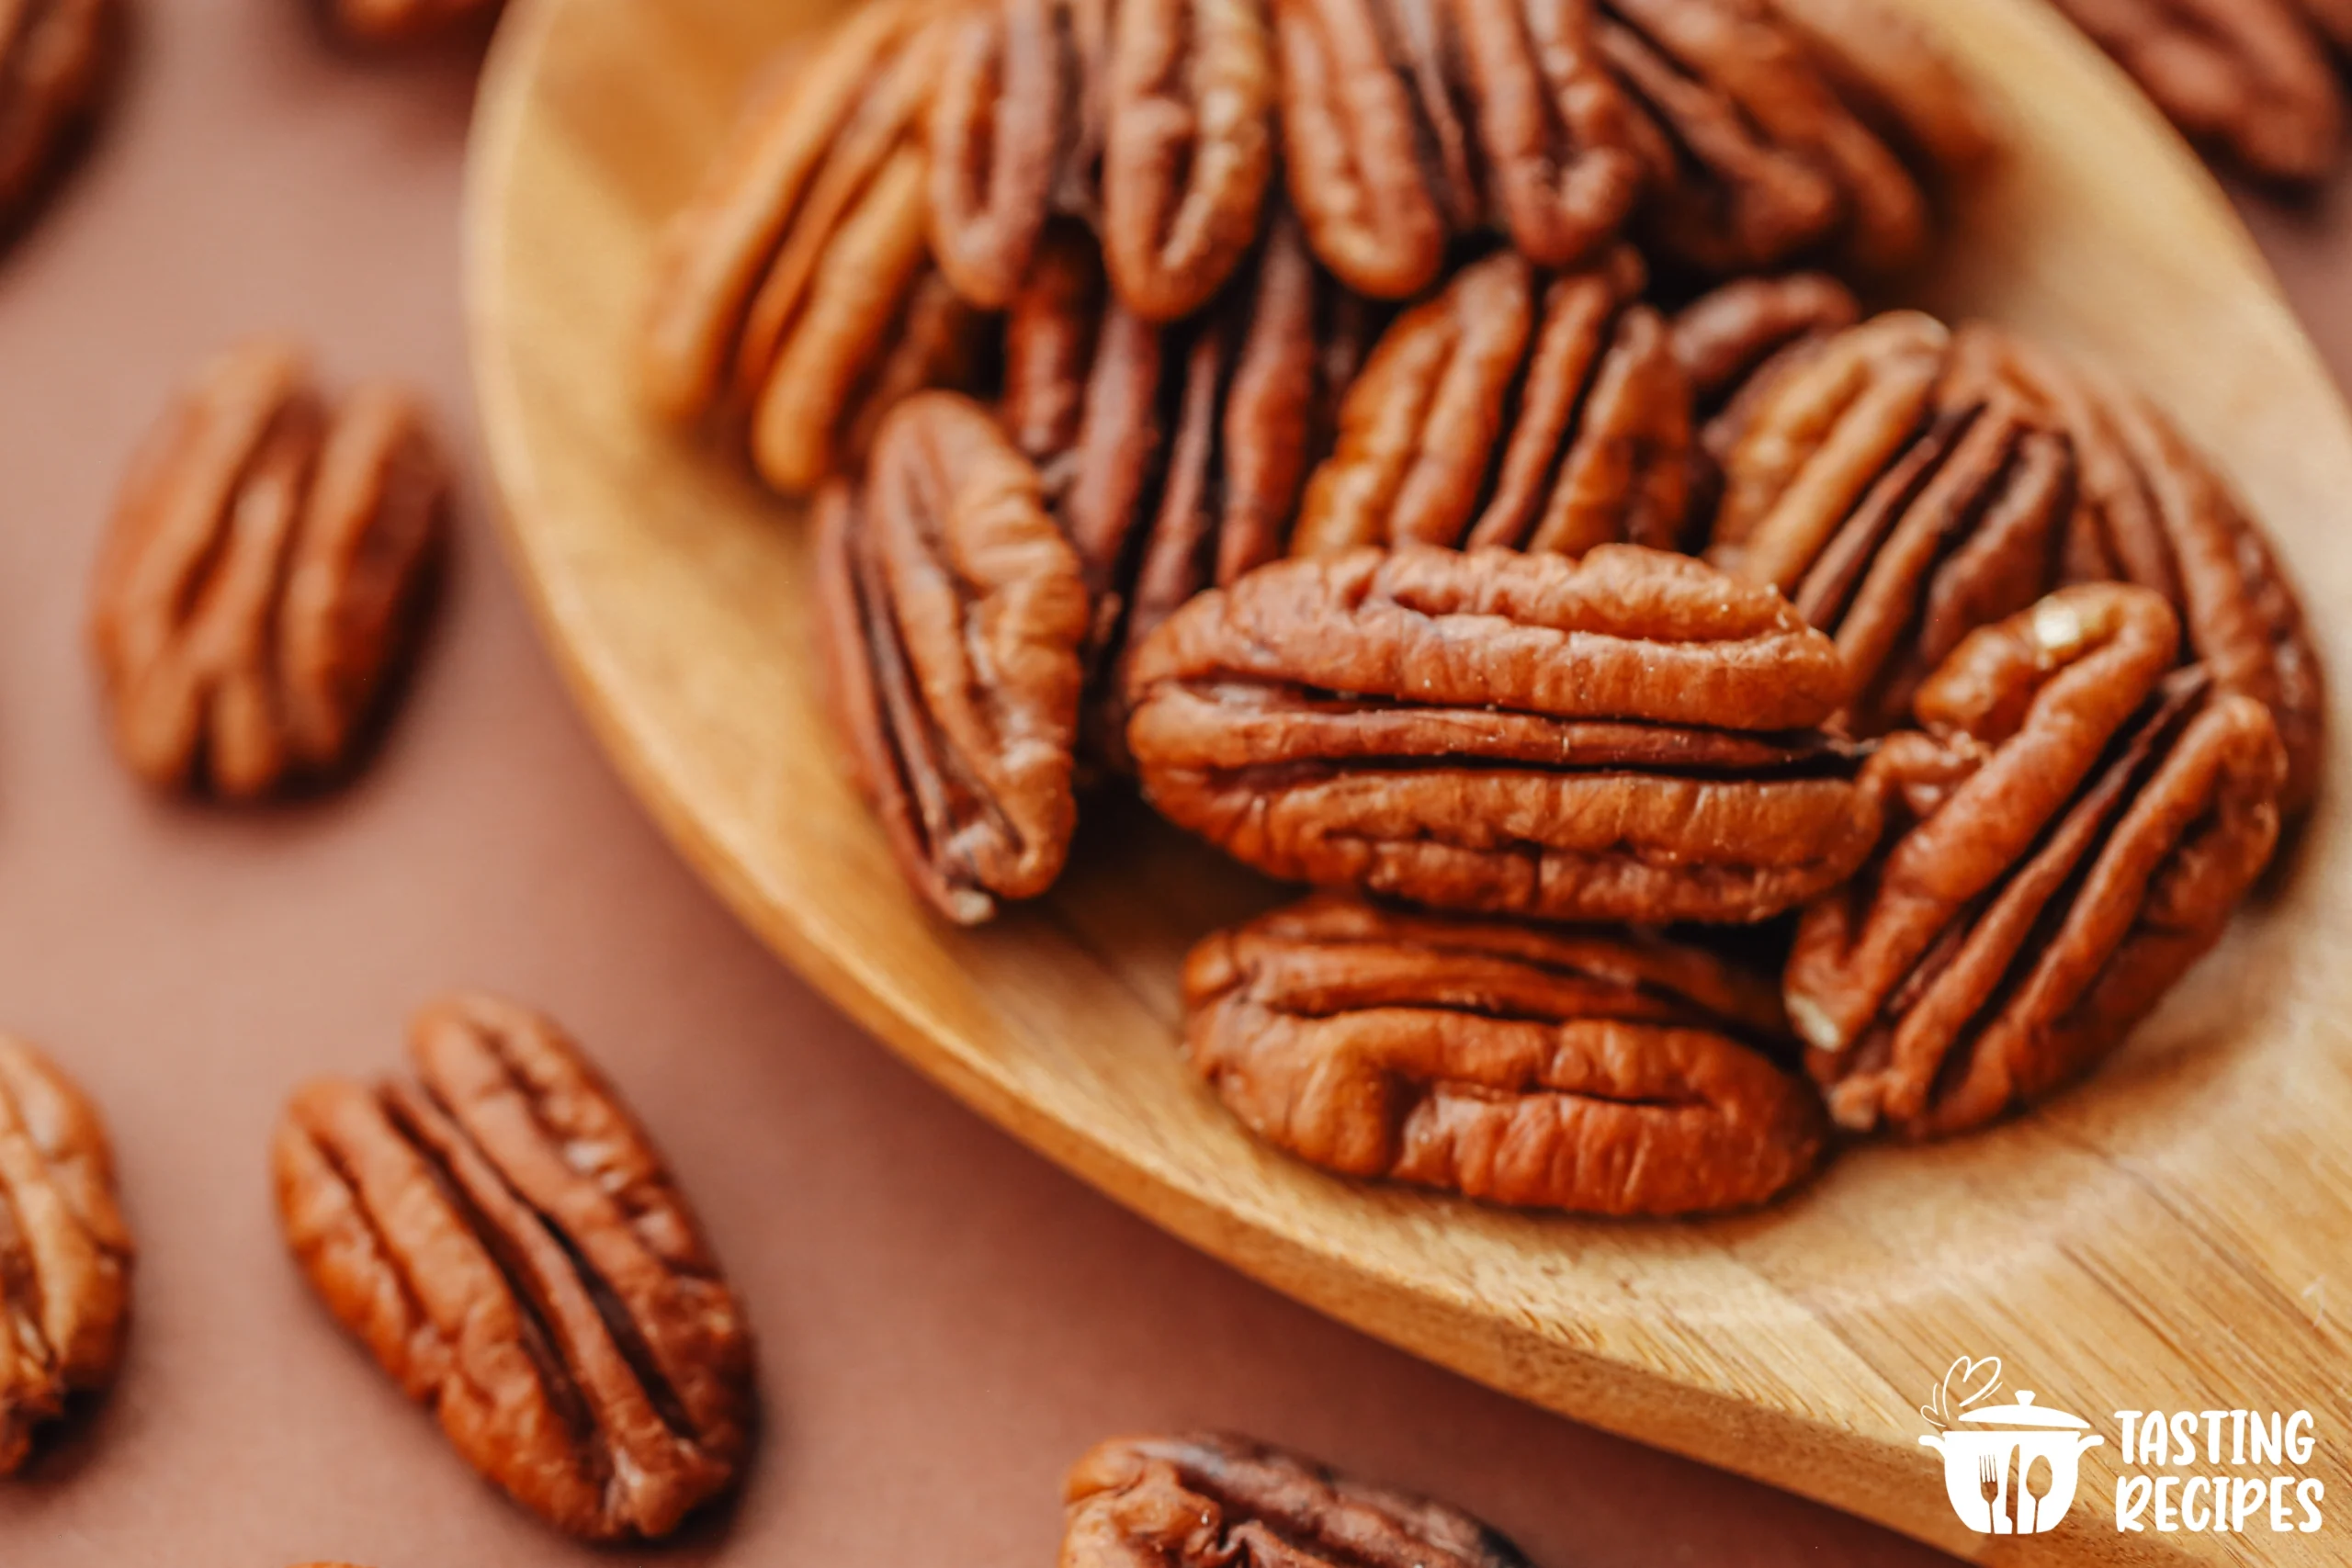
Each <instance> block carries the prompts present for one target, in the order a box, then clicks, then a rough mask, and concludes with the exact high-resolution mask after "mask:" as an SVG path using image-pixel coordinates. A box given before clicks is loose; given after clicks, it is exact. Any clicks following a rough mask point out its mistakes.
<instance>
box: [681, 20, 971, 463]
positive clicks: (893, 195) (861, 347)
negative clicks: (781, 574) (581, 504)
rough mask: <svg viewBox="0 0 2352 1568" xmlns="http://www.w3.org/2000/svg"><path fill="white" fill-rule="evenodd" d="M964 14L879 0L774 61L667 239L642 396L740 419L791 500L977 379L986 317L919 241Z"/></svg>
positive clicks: (698, 413) (685, 418) (696, 414)
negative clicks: (934, 120)
mask: <svg viewBox="0 0 2352 1568" xmlns="http://www.w3.org/2000/svg"><path fill="white" fill-rule="evenodd" d="M954 16H955V13H954V12H953V10H952V9H950V8H949V7H947V6H943V5H941V4H938V3H936V0H877V3H876V4H874V5H871V6H860V7H858V8H857V9H855V10H854V11H853V12H851V13H850V14H849V15H848V16H847V17H844V18H843V19H842V22H841V23H840V24H839V25H838V26H837V27H836V28H834V29H833V30H832V31H831V33H830V34H828V35H827V36H826V38H825V39H823V40H822V41H821V42H820V43H819V44H818V45H817V46H816V47H815V48H813V49H812V50H810V51H809V52H808V53H806V54H805V55H800V56H794V57H790V58H787V59H786V60H783V61H780V62H778V64H777V65H776V66H775V67H774V68H772V69H771V70H770V71H769V72H768V73H766V74H765V76H764V78H763V82H762V84H761V85H760V86H759V87H758V88H757V89H755V90H754V92H753V93H752V95H751V96H750V98H749V99H748V100H747V101H746V103H745V105H744V107H743V109H742V111H741V114H740V116H739V117H738V119H737V122H736V126H735V129H734V130H733V132H732V133H731V135H730V137H729V141H728V144H727V146H726V148H725V149H724V151H723V152H721V154H720V155H719V157H718V161H717V162H716V163H714V164H712V165H711V168H710V170H709V172H708V174H707V176H706V178H705V180H704V183H703V186H702V188H701V189H700V191H699V192H698V193H697V194H696V195H695V197H694V199H693V201H692V202H691V203H690V204H689V205H688V206H687V207H686V209H684V211H682V212H680V213H679V214H678V215H677V217H676V218H674V219H673V220H672V222H671V224H670V227H669V229H668V230H667V231H666V232H665V234H664V236H663V238H662V246H661V252H660V254H659V255H658V256H657V258H656V260H655V264H654V283H653V288H652V292H651V294H650V297H649V300H648V310H647V317H646V321H645V323H644V328H643V334H642V337H641V339H640V342H639V379H640V382H641V384H642V386H643V388H644V390H645V394H646V396H647V398H648V400H649V401H650V403H651V404H652V406H653V407H654V409H655V410H656V411H657V412H661V413H662V414H663V415H664V416H666V417H668V418H670V419H672V420H674V421H677V422H679V423H690V422H693V421H695V420H699V419H702V418H705V417H706V416H708V415H711V414H713V413H714V412H718V413H722V414H723V415H724V416H725V422H726V423H729V425H730V427H731V426H732V425H734V424H737V423H741V425H742V426H743V427H744V429H745V432H746V434H747V436H748V442H749V449H750V453H751V457H752V464H753V466H754V467H755V468H757V469H758V471H759V473H760V475H761V477H762V478H763V479H765V480H766V481H767V482H768V483H769V484H770V485H772V486H774V487H775V489H776V490H778V491H783V492H785V493H786V494H792V495H797V494H802V493H806V492H809V491H814V490H815V489H816V488H817V486H818V485H820V483H822V482H823V481H824V480H825V479H828V478H829V477H831V476H832V475H834V474H836V473H842V472H847V471H850V470H852V469H854V468H855V466H856V464H857V462H858V461H859V460H860V459H861V458H862V457H863V456H864V453H865V448H866V446H868V445H869V444H870V443H871V441H872V438H873V434H874V430H875V428H876V425H877V424H878V423H879V421H880V419H881V416H882V415H883V413H884V412H887V411H888V408H889V407H890V406H891V405H892V404H893V403H895V402H896V401H897V400H899V398H901V397H903V396H905V395H906V394H907V393H909V392H911V391H915V390H917V389H921V388H923V387H928V386H939V385H957V384H960V383H962V382H963V381H964V380H965V379H966V378H967V376H968V375H969V373H970V369H971V361H972V356H973V354H974V352H975V350H976V348H977V346H978V337H979V333H980V329H981V322H980V319H979V317H978V313H977V312H976V311H975V310H973V309H972V308H971V307H970V306H969V305H967V303H966V302H965V301H963V300H962V299H959V298H958V297H957V296H956V291H955V290H954V288H951V287H949V285H948V283H947V280H946V278H945V277H944V276H942V275H941V274H940V272H939V271H938V269H937V268H936V267H935V266H933V263H932V259H931V249H930V244H929V242H928V240H927V238H926V230H927V225H928V220H927V216H926V215H927V212H928V209H929V202H928V199H927V196H926V188H927V185H928V178H929V176H928V169H929V160H928V157H927V154H926V152H925V151H924V137H923V120H924V116H925V114H926V113H927V111H928V107H929V105H930V103H931V96H932V92H933V84H934V81H935V79H936V77H937V76H938V73H939V72H940V70H941V69H942V62H943V61H944V58H945V56H946V52H947V49H948V46H949V43H950V41H951V37H952V32H951V28H952V21H953V17H954Z"/></svg>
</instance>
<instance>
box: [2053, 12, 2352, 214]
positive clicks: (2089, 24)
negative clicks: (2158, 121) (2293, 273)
mask: <svg viewBox="0 0 2352 1568" xmlns="http://www.w3.org/2000/svg"><path fill="white" fill-rule="evenodd" d="M2058 6H2059V9H2061V10H2063V11H2064V12H2065V13H2066V15H2067V16H2068V17H2072V18H2073V19H2074V21H2075V25H2076V26H2078V27H2080V28H2082V29H2083V30H2084V31H2085V32H2086V33H2088V34H2089V35H2090V36H2091V39H2092V40H2093V41H2094V42H2096V43H2098V46H2099V47H2100V48H2102V49H2104V50H2106V51H2107V52H2108V53H2109V54H2110V55H2112V56H2114V57H2115V61H2116V62H2117V63H2118V64H2120V65H2121V66H2122V67H2123V69H2124V70H2125V71H2127V72H2129V73H2131V76H2132V78H2133V79H2134V80H2136V81H2137V82H2138V83H2139V84H2140V85H2141V86H2142V87H2143V89H2145V90H2146V92H2147V94H2148V96H2150V97H2151V98H2153V99H2154V100H2155V103H2156V107H2159V108H2161V109H2162V110H2164V112H2165V114H2166V115H2167V116H2169V117H2170V118H2171V119H2172V120H2173V122H2174V123H2175V124H2176V125H2177V126H2179V128H2180V129H2181V130H2183V131H2184V132H2185V133H2187V134H2188V136H2190V137H2191V138H2193V139H2195V140H2197V141H2202V142H2204V143H2206V144H2207V145H2209V146H2216V147H2219V148H2221V149H2222V150H2223V151H2225V152H2228V153H2229V154H2230V155H2231V156H2232V157H2233V158H2234V159H2236V160H2237V161H2238V162H2239V163H2240V164H2244V165H2245V167H2246V168H2248V169H2251V170H2252V171H2254V172H2255V173H2256V174H2257V175H2265V176H2267V177H2268V178H2272V179H2280V180H2295V181H2308V180H2316V179H2319V178H2322V177H2323V176H2324V175H2326V174H2327V173H2328V171H2329V170H2331V169H2333V168H2334V167H2335V164H2336V159H2337V157H2338V155H2339V154H2340V152H2341V151H2342V148H2343V142H2344V96H2343V91H2342V89H2341V88H2340V87H2339V86H2338V85H2336V80H2335V70H2334V68H2333V67H2332V66H2331V65H2330V64H2329V62H2328V59H2327V51H2326V47H2325V44H2324V41H2323V39H2322V38H2321V37H2320V35H2319V33H2318V32H2317V31H2316V30H2315V28H2314V23H2315V22H2317V21H2319V20H2321V19H2322V12H2321V10H2320V8H2319V7H2318V6H2313V5H2312V4H2311V3H2310V0H2305V5H2304V6H2301V7H2299V6H2297V5H2296V4H2295V0H2058ZM2328 19H2331V20H2336V21H2338V22H2339V24H2340V23H2341V21H2342V19H2343V17H2342V13H2341V12H2340V10H2339V11H2338V12H2337V13H2336V14H2335V16H2334V17H2329V18H2328Z"/></svg>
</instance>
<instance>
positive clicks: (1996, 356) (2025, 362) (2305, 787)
mask: <svg viewBox="0 0 2352 1568" xmlns="http://www.w3.org/2000/svg"><path fill="white" fill-rule="evenodd" d="M1962 336H1963V339H1964V340H1965V341H1966V342H1967V344H1968V345H1969V346H1970V347H1972V348H1973V349H1974V350H1975V351H1977V352H1978V353H1979V354H1980V355H1982V356H1983V357H1985V359H1987V360H1989V361H1992V362H1993V363H1994V364H1995V365H1996V367H1997V370H1998V372H1999V373H2003V374H2007V375H2010V376H2013V377H2015V378H2017V379H2018V382H2019V383H2020V384H2021V385H2024V386H2026V387H2027V388H2029V389H2030V390H2031V391H2032V392H2033V393H2034V394H2035V395H2037V396H2039V397H2041V398H2042V399H2044V400H2046V405H2047V406H2048V408H2049V409H2050V410H2051V411H2052V413H2053V415H2054V417H2055V418H2056V420H2057V422H2058V423H2059V424H2060V425H2061V426H2062V427H2063V428H2064V430H2065V431H2066V433H2067V434H2068V436H2069V437H2070V438H2071V439H2072V441H2073V442H2074V446H2075V455H2076V457H2077V458H2078V459H2079V461H2080V463H2081V467H2082V474H2083V482H2082V486H2081V488H2080V493H2079V495H2078V498H2077V501H2076V504H2075V511H2074V514H2073V516H2072V518H2071V519H2070V520H2069V523H2068V527H2067V535H2066V544H2065V550H2064V561H2063V566H2062V575H2063V576H2064V579H2065V580H2066V581H2072V582H2083V581H2124V582H2136V583H2138V584H2139V585H2140V586H2141V587H2143V588H2149V589H2154V591H2155V592H2159V593H2162V594H2163V595H2165V598H2166V599H2168V600H2170V601H2171V602H2172V605H2173V608H2174V610H2175V611H2176V612H2177V613H2178V615H2180V618H2181V625H2182V628H2183V630H2184V631H2185V632H2186V633H2187V636H2188V647H2189V650H2190V652H2191V653H2192V654H2193V655H2194V656H2195V657H2196V658H2197V659H2198V660H2201V661H2202V662H2203V663H2204V665H2205V667H2206V668H2207V670H2208V671H2211V674H2212V676H2213V679H2214V680H2215V681H2216V682H2219V683H2220V684H2221V686H2222V689H2223V690H2224V691H2232V692H2242V693H2244V694H2245V695H2247V696H2250V697H2253V698H2255V699H2256V701H2258V702H2260V703H2262V704H2263V705H2266V706H2267V707H2268V708H2269V709H2270V716H2271V717H2272V719H2273V720H2274V721H2276V722H2277V724H2278V736H2279V739H2280V740H2281V741H2282V742H2283V743H2284V744H2285V745H2286V748H2287V785H2286V789H2285V791H2284V793H2283V794H2282V795H2281V796H2280V806H2281V807H2282V808H2283V809H2284V810H2285V811H2286V812H2287V813H2288V814H2289V815H2290V816H2293V815H2295V814H2297V813H2299V812H2301V811H2302V810H2303V809H2304V808H2305V807H2308V806H2309V805H2310V804H2311V801H2312V796H2313V795H2315V794H2316V793H2317V791H2318V787H2319V773H2320V767H2321V762H2322V760H2323V757H2324V752H2325V750H2326V747H2325V740H2326V707H2327V697H2326V690H2325V680H2324V675H2323V673H2322V670H2321V665H2320V660H2319V654H2318V651H2317V649H2314V648H2313V647H2312V640H2311V632H2310V627H2309V626H2308V624H2307V622H2306V620H2305V617H2304V615H2303V608H2302V604H2301V600H2300V599H2299V598H2298V597H2297V595H2296V592H2295V590H2294V587H2293V585H2292V583H2290V581H2289V580H2288V578H2287V575H2286V572H2285V570H2283V569H2282V568H2281V567H2280V566H2279V564H2278V558H2277V555H2276V554H2275V552H2274V551H2273V550H2272V548H2271V546H2270V542H2269V540H2268V539H2267V537H2266V536H2264V533H2263V530H2262V528H2261V527H2260V525H2257V524H2256V522H2255V521H2254V520H2253V518H2252V517H2251V516H2249V515H2248V514H2247V513H2246V512H2245V508H2244V507H2243V506H2241V505H2240V504H2239V502H2238V501H2237V499H2236V497H2235V496H2234V495H2233V493H2232V492H2231V491H2230V488H2229V486H2228V485H2227V484H2225V483H2224V482H2223V481H2222V479H2221V477H2220V476H2219V475H2218V474H2216V473H2215V472H2214V471H2213V469H2212V468H2211V465H2209V464H2208V463H2207V462H2206V461H2205V459H2204V458H2203V457H2201V456H2200V455H2199V454H2198V452H2197V451H2196V450H2195V449H2194V448H2193V447H2191V446H2189V444H2188V441H2187V440H2186V439H2184V438H2183V437H2182V435H2181V434H2180V432H2179V431H2178V430H2177V429H2176V428H2175V427H2174V425H2173V424H2172V423H2171V422H2170V421H2169V420H2167V419H2166V418H2165V416H2164V414H2163V413H2162V412H2159V411H2158V410H2157V409H2156V407H2155V406H2154V404H2153V403H2151V402H2150V401H2149V400H2147V399H2145V398H2143V397H2141V396H2139V395H2137V394H2135V393H2132V392H2131V391H2128V390H2126V389H2123V388H2121V387H2120V386H2118V385H2117V384H2116V383H2115V382H2114V381H2113V380H2112V379H2110V378H2107V377H2104V376H2101V375H2098V374H2096V373H2094V372H2092V371H2090V370H2088V369H2086V368H2084V367H2079V366H2075V365H2072V364H2069V363H2067V362H2065V361H2064V360H2062V359H2060V358H2058V357H2057V356H2056V355H2051V354H2048V353H2045V352H2043V351H2041V350H2040V349H2038V348H2037V347H2035V346H2034V345H2033V344H2029V343H2027V342H2025V341H2023V340H2022V339H2019V338H2017V337H2015V336H2013V335H2011V334H2008V333H2000V332H1997V331H1995V330H1993V329H1990V328H1985V327H1977V326H1972V327H1969V328H1965V329H1963V332H1962Z"/></svg>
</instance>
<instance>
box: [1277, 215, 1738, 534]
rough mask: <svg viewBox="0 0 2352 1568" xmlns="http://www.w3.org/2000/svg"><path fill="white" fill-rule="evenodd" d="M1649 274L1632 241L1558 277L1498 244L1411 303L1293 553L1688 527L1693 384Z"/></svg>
mask: <svg viewBox="0 0 2352 1568" xmlns="http://www.w3.org/2000/svg"><path fill="white" fill-rule="evenodd" d="M1642 284H1643V274H1642V265H1641V262H1640V259H1639V258H1638V257H1637V256H1635V255H1634V253H1633V252H1632V251H1631V250H1628V249H1625V248H1623V247H1620V248H1618V249H1616V250H1614V251H1612V252H1611V254H1609V256H1608V257H1607V258H1606V259H1605V260H1604V261H1603V262H1602V263H1600V265H1597V266H1595V267H1593V268H1592V269H1590V270H1589V271H1585V272H1576V273H1567V274H1564V275H1562V276H1556V277H1552V278H1550V279H1548V280H1546V279H1544V278H1542V277H1541V276H1539V275H1537V274H1536V273H1535V272H1534V271H1533V270H1532V268H1531V267H1530V266H1529V265H1528V264H1527V262H1526V261H1525V260H1524V259H1523V258H1522V257H1521V256H1520V255H1518V254H1516V253H1514V252H1510V251H1498V252H1496V253H1495V254H1492V255H1489V256H1487V257H1486V258H1484V259H1483V260H1480V261H1476V262H1473V263H1471V264H1470V265H1467V266H1465V267H1464V268H1463V269H1462V270H1461V271H1460V272H1458V273H1457V274H1455V275H1454V276H1453V280H1452V281H1451V282H1449V283H1448V284H1447V285H1446V287H1445V288H1444V289H1443V290H1442V291H1441V292H1440V293H1439V294H1438V295H1437V296H1436V297H1435V298H1434V299H1430V300H1428V301H1427V302H1426V303H1423V304H1421V305H1418V306H1416V307H1414V308H1413V309H1412V310H1408V311H1407V312H1406V313H1405V314H1404V315H1402V316H1400V317H1398V318H1397V321H1395V322H1394V323H1393V324H1392V325H1391V326H1390V327H1389V329H1388V331H1387V332H1386V333H1384V334H1383V335H1382V337H1381V339H1380V342H1379V344H1377V345H1376V346H1375V347H1374V350H1373V353H1372V356H1371V358H1370V359H1369V360H1367V361H1366V362H1365V365H1364V367H1363V374H1362V375H1361V376H1359V377H1358V378H1356V381H1355V384H1354V385H1353V386H1352V387H1351V389H1349V391H1348V395H1347V398H1346V400H1344V401H1343V402H1342V403H1341V405H1340V427H1339V434H1338V439H1337V444H1336V446H1335V448H1334V450H1333V452H1332V454H1331V456H1330V457H1328V458H1326V459H1325V460H1324V461H1323V462H1322V464H1321V465H1320V466H1319V467H1317V468H1316V470H1315V473H1314V475H1313V477H1312V478H1311V479H1309V480H1308V481H1307V486H1306V495H1305V497H1304V498H1303V500H1302V501H1301V502H1300V505H1299V509H1298V520H1297V522H1296V524H1295V526H1294V528H1293V531H1292V534H1291V552H1292V553H1293V554H1294V555H1301V556H1316V555H1327V554H1329V553H1332V552H1334V551H1338V550H1345V549H1349V548H1352V547H1356V546H1360V545H1367V544H1402V543H1408V542H1411V543H1419V544H1430V545H1460V544H1464V543H1465V542H1466V543H1467V544H1469V545H1472V546H1480V545H1498V546H1505V547H1511V548H1515V549H1529V550H1548V551H1558V552H1563V553H1566V554H1571V555H1575V554H1581V553H1582V552H1583V551H1585V550H1588V549H1589V548H1591V547H1594V546H1595V545H1600V544H1606V543H1611V542H1621V543H1633V544H1642V545H1650V546H1654V547H1661V548H1671V547H1675V546H1677V545H1678V544H1679V543H1680V542H1681V537H1682V529H1683V525H1684V522H1685V518H1686V514H1687V513H1688V510H1689V484H1690V477H1691V468H1690V446H1691V393H1690V386H1689V382H1688V380H1687V378H1685V377H1684V375H1683V373H1682V370H1681V367H1679V365H1678V364H1677V363H1676V362H1675V357H1674V351H1673V347H1672V345H1671V344H1670V343H1669V341H1668V333H1667V330H1666V325H1665V321H1664V319H1663V318H1662V317H1660V316H1659V314H1658V312H1657V310H1654V309H1653V308H1651V307H1650V306H1648V305H1645V304H1640V303H1637V302H1635V296H1637V295H1638V294H1639V293H1640V292H1641V288H1642Z"/></svg>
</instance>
